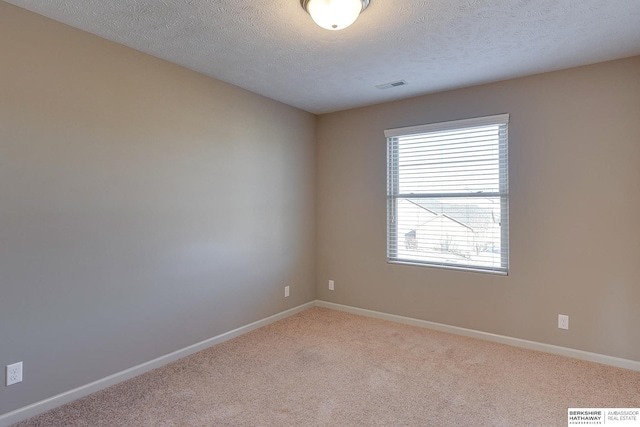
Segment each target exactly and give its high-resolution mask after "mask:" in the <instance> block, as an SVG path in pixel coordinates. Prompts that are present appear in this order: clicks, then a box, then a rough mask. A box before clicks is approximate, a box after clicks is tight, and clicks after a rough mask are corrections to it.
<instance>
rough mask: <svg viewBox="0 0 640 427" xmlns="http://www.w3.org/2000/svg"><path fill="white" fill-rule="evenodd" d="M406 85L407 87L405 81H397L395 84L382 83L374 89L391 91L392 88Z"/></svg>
mask: <svg viewBox="0 0 640 427" xmlns="http://www.w3.org/2000/svg"><path fill="white" fill-rule="evenodd" d="M406 85H408V83H407V82H406V80H398V81H397V82H391V83H383V84H380V85H376V87H377V88H378V89H391V88H392V87H398V86H406Z"/></svg>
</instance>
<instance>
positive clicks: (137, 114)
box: [0, 2, 316, 414]
mask: <svg viewBox="0 0 640 427" xmlns="http://www.w3.org/2000/svg"><path fill="white" fill-rule="evenodd" d="M0 58H1V59H0V61H1V64H0V287H1V288H0V366H2V368H4V366H5V365H7V364H9V363H14V362H17V361H20V360H22V361H24V369H25V371H24V382H23V383H20V384H17V385H14V386H11V387H4V384H2V386H0V414H3V413H5V412H8V411H11V410H14V409H17V408H19V407H22V406H25V405H28V404H31V403H34V402H36V401H39V400H41V399H44V398H48V397H51V396H54V395H56V394H58V393H61V392H64V391H67V390H70V389H72V388H75V387H79V386H82V385H85V384H88V383H89V382H91V381H94V380H97V379H101V378H104V377H106V376H108V375H110V374H113V373H115V372H119V371H122V370H124V369H127V368H130V367H132V366H135V365H137V364H139V363H142V362H146V361H149V360H151V359H154V358H156V357H159V356H162V355H165V354H168V353H170V352H172V351H174V350H177V349H181V348H183V347H185V346H188V345H191V344H194V343H197V342H199V341H201V340H204V339H207V338H210V337H213V336H216V335H218V334H220V333H223V332H227V331H229V330H232V329H234V328H237V327H239V326H242V325H246V324H248V323H250V322H253V321H255V320H258V319H262V318H265V317H267V316H269V315H272V314H274V313H278V312H281V311H283V310H285V309H287V308H291V307H294V306H298V305H300V304H303V303H305V302H308V301H312V300H313V299H314V298H315V292H316V289H315V274H314V263H315V261H314V259H315V254H314V248H315V241H314V239H315V226H314V224H315V206H314V186H315V171H314V169H315V168H314V162H315V160H314V159H315V144H314V141H315V120H316V119H315V117H314V116H313V115H311V114H308V113H305V112H302V111H300V110H296V109H294V108H291V107H288V106H285V105H283V104H280V103H277V102H274V101H271V100H268V99H266V98H263V97H260V96H258V95H255V94H252V93H249V92H246V91H244V90H241V89H239V88H237V87H234V86H230V85H227V84H224V83H221V82H218V81H215V80H212V79H209V78H207V77H204V76H202V75H199V74H196V73H194V72H191V71H188V70H186V69H184V68H181V67H178V66H175V65H172V64H169V63H167V62H164V61H162V60H159V59H155V58H152V57H150V56H147V55H144V54H141V53H139V52H136V51H134V50H131V49H128V48H125V47H122V46H120V45H117V44H114V43H111V42H108V41H105V40H103V39H100V38H98V37H95V36H92V35H89V34H87V33H83V32H81V31H79V30H75V29H72V28H70V27H67V26H65V25H62V24H59V23H56V22H54V21H51V20H48V19H45V18H42V17H39V16H37V15H35V14H33V13H30V12H27V11H24V10H22V9H18V8H16V7H14V6H10V5H8V4H6V3H4V2H0ZM285 285H290V286H291V297H289V298H287V299H285V298H284V286H285ZM2 382H3V383H4V374H3V375H2Z"/></svg>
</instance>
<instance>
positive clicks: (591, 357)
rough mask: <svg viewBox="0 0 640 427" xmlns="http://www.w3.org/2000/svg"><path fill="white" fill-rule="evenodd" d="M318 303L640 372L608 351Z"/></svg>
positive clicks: (635, 364) (639, 365)
mask: <svg viewBox="0 0 640 427" xmlns="http://www.w3.org/2000/svg"><path fill="white" fill-rule="evenodd" d="M316 306H318V307H324V308H330V309H333V310H340V311H346V312H348V313H353V314H359V315H361V316H366V317H373V318H376V319H382V320H390V321H392V322H397V323H404V324H406V325H412V326H419V327H422V328H428V329H433V330H436V331H441V332H448V333H451V334H456V335H463V336H465V337H471V338H479V339H482V340H485V341H491V342H496V343H500V344H507V345H511V346H514V347H521V348H526V349H529V350H537V351H541V352H544V353H551V354H557V355H560V356H567V357H573V358H574V359H580V360H586V361H589V362H596V363H602V364H604V365H610V366H615V367H617V368H624V369H631V370H634V371H640V362H638V361H635V360H629V359H622V358H620V357H613V356H607V355H604V354H598V353H590V352H588V351H582V350H576V349H573V348H568V347H560V346H557V345H552V344H544V343H539V342H535V341H528V340H523V339H519V338H512V337H507V336H504V335H496V334H490V333H488V332H482V331H476V330H473V329H466V328H460V327H457V326H449V325H445V324H442V323H436V322H429V321H427V320H419V319H413V318H411V317H404V316H397V315H395V314H388V313H382V312H379V311H373V310H367V309H364V308H357V307H352V306H348V305H342V304H336V303H332V302H327V301H320V300H318V301H316Z"/></svg>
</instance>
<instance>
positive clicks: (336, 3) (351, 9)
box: [300, 0, 369, 30]
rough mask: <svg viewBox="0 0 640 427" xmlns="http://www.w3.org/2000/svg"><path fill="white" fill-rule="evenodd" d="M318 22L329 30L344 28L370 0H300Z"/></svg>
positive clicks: (354, 19)
mask: <svg viewBox="0 0 640 427" xmlns="http://www.w3.org/2000/svg"><path fill="white" fill-rule="evenodd" d="M300 4H301V5H302V8H303V9H304V10H306V11H307V12H308V13H309V15H311V18H312V19H313V20H314V21H315V23H316V24H318V25H319V26H321V27H322V28H325V29H327V30H342V29H344V28H347V27H348V26H349V25H351V24H353V23H354V22H355V21H356V19H358V16H359V15H360V12H362V11H363V10H365V9H366V8H367V6H369V0H300Z"/></svg>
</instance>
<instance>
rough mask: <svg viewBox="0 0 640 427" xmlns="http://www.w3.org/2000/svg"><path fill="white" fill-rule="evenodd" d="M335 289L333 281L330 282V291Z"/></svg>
mask: <svg viewBox="0 0 640 427" xmlns="http://www.w3.org/2000/svg"><path fill="white" fill-rule="evenodd" d="M333 289H334V283H333V280H329V290H330V291H332V290H333Z"/></svg>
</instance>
